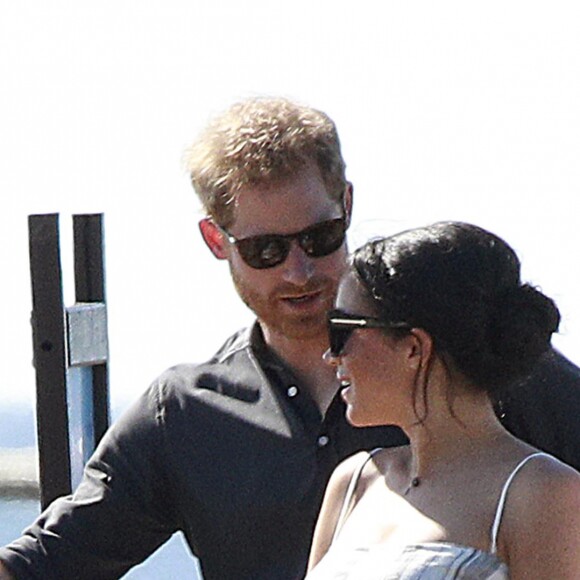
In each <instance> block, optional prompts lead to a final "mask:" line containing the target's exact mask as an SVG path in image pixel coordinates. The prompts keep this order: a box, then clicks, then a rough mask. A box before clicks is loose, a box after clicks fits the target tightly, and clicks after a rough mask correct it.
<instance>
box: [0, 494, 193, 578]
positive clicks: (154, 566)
mask: <svg viewBox="0 0 580 580" xmlns="http://www.w3.org/2000/svg"><path fill="white" fill-rule="evenodd" d="M39 511H40V506H39V503H38V502H37V501H36V500H32V499H20V498H18V499H9V498H5V497H3V498H0V545H5V544H8V543H10V542H11V541H12V540H14V538H16V537H18V536H19V535H20V534H21V532H22V530H23V529H24V528H26V527H27V526H28V525H29V524H30V523H31V522H32V521H33V520H34V519H35V518H36V516H38V514H39ZM124 578H125V579H129V580H152V579H158V578H164V579H168V580H174V579H175V580H178V579H182V578H191V579H194V580H195V579H200V578H201V574H199V572H198V567H197V561H196V560H195V559H194V558H193V557H192V556H191V554H190V552H189V549H188V547H187V545H186V543H185V541H184V539H183V536H182V535H181V534H175V535H174V536H173V537H172V538H171V539H170V540H169V541H168V542H167V543H166V544H165V545H164V546H162V547H161V548H160V549H159V550H158V551H157V552H156V553H155V554H153V555H152V556H150V557H149V558H148V559H147V560H146V561H145V562H143V564H140V565H139V566H136V567H135V568H133V570H131V571H130V572H129V573H128V574H126V575H125V576H124Z"/></svg>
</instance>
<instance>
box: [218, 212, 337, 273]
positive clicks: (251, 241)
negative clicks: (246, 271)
mask: <svg viewBox="0 0 580 580" xmlns="http://www.w3.org/2000/svg"><path fill="white" fill-rule="evenodd" d="M218 227H219V228H220V230H221V231H222V232H223V233H224V234H225V235H226V236H227V238H228V240H229V241H230V242H231V243H232V244H234V245H235V246H236V248H237V249H238V252H239V254H240V256H241V257H242V259H243V260H244V262H246V264H248V266H251V267H252V268H255V269H257V270H263V269H264V268H273V267H274V266H277V265H278V264H281V263H282V262H284V260H285V259H286V258H287V257H288V254H289V253H290V244H291V243H292V240H296V241H297V242H298V245H299V246H300V247H301V248H302V251H303V252H304V253H305V254H306V255H307V256H310V257H311V258H321V257H323V256H328V255H329V254H332V253H333V252H336V250H338V248H340V246H342V244H343V242H344V237H345V234H346V228H347V224H346V219H345V218H344V217H340V218H335V219H332V220H327V221H324V222H320V223H317V224H314V225H313V226H310V227H308V228H306V229H304V230H301V231H299V232H296V233H294V234H265V235H261V236H250V237H249V238H242V239H237V238H235V237H234V236H232V235H231V234H230V233H229V232H228V231H226V230H225V229H224V228H222V227H221V226H218Z"/></svg>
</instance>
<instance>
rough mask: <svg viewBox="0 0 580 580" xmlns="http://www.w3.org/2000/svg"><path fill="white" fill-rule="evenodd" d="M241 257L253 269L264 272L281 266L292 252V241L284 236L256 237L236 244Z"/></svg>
mask: <svg viewBox="0 0 580 580" xmlns="http://www.w3.org/2000/svg"><path fill="white" fill-rule="evenodd" d="M236 246H237V248H238V251H239V253H240V256H241V257H242V259H243V260H244V262H246V264H248V266H251V267H252V268H255V269H257V270H262V269H264V268H273V267H274V266H277V265H278V264H281V263H282V262H283V261H284V260H285V259H286V258H287V257H288V253H289V251H290V240H288V239H286V238H283V237H282V236H275V235H272V236H255V237H253V238H246V239H245V240H239V241H238V242H237V244H236Z"/></svg>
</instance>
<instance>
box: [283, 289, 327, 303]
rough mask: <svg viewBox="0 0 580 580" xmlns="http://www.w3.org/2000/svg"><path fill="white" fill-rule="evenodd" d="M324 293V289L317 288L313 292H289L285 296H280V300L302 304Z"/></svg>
mask: <svg viewBox="0 0 580 580" xmlns="http://www.w3.org/2000/svg"><path fill="white" fill-rule="evenodd" d="M321 295H322V290H315V291H313V292H301V293H296V294H288V295H285V296H280V300H283V301H285V302H290V303H292V304H301V303H305V302H311V301H312V300H315V299H317V298H319V297H320V296H321Z"/></svg>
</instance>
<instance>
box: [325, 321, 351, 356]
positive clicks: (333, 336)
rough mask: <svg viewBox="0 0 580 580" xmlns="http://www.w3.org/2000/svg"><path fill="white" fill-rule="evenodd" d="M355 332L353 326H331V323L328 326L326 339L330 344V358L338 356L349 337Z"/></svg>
mask: <svg viewBox="0 0 580 580" xmlns="http://www.w3.org/2000/svg"><path fill="white" fill-rule="evenodd" d="M354 330H355V327H354V326H348V327H345V326H342V325H340V324H333V323H332V321H330V322H329V324H328V338H329V343H330V354H331V355H332V356H335V357H336V356H340V355H341V354H342V351H343V350H344V347H345V345H346V343H347V342H348V339H349V338H350V335H351V334H352V333H353V331H354Z"/></svg>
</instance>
